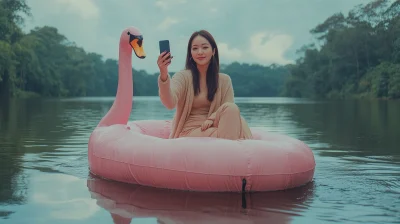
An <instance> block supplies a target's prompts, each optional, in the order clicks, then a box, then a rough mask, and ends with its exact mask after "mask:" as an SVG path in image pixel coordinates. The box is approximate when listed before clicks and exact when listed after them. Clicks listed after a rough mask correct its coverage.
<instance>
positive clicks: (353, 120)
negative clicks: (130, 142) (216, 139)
mask: <svg viewBox="0 0 400 224" xmlns="http://www.w3.org/2000/svg"><path fill="white" fill-rule="evenodd" d="M112 102H113V98H76V99H65V100H60V99H29V100H9V101H7V100H2V101H1V102H0V179H1V183H0V223H30V224H34V223H43V224H45V223H86V224H88V223H89V224H90V223H121V224H122V223H163V224H167V223H213V222H215V223H308V222H312V223H380V224H382V223H395V222H399V221H400V102H399V101H378V100H346V101H343V100H341V101H312V100H305V99H291V98H237V101H236V102H237V104H238V106H239V107H240V109H241V112H242V115H243V116H244V117H245V118H246V119H247V121H248V123H249V124H250V126H254V127H263V128H265V129H266V130H268V131H272V132H278V133H283V134H287V135H289V136H292V137H294V138H298V139H300V140H302V141H304V142H305V143H306V144H308V145H309V146H310V147H311V148H312V150H313V152H314V154H315V160H316V163H317V166H316V171H315V178H314V180H313V182H311V183H310V184H308V185H306V186H304V187H300V188H296V189H292V190H287V191H279V192H266V193H254V194H248V195H246V196H245V197H244V198H242V195H240V194H226V193H224V194H222V193H212V194H211V193H194V192H180V191H167V190H159V189H153V188H149V187H140V186H132V185H126V184H121V183H115V182H110V181H105V180H100V179H97V178H94V177H92V176H90V175H89V172H88V162H87V141H88V138H89V135H90V134H91V131H92V130H93V128H94V127H95V126H96V125H97V123H98V122H99V120H100V119H101V118H102V116H103V115H104V114H105V113H106V112H107V110H108V109H109V107H110V106H111V104H112ZM172 116H173V111H169V110H167V109H165V108H164V107H163V106H162V104H161V103H160V101H159V99H158V98H157V97H135V98H134V106H133V111H132V114H131V120H140V119H170V118H171V117H172ZM100 193H101V194H100ZM244 199H245V200H244Z"/></svg>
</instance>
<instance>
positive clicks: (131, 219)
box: [87, 178, 314, 224]
mask: <svg viewBox="0 0 400 224" xmlns="http://www.w3.org/2000/svg"><path fill="white" fill-rule="evenodd" d="M87 188H88V190H89V192H90V195H91V198H92V199H94V200H95V201H96V204H97V205H98V206H100V207H102V208H104V209H105V210H107V211H108V212H109V213H110V215H111V217H112V219H113V221H114V223H118V224H123V223H124V224H125V223H126V224H129V223H141V222H140V221H141V220H137V218H156V219H157V221H156V222H154V223H181V224H182V223H190V224H196V223H222V224H239V223H240V224H244V223H248V224H250V223H251V224H254V223H278V224H284V223H292V222H293V221H295V218H296V217H297V216H299V215H300V214H301V213H302V212H303V211H305V210H307V209H308V204H309V203H310V202H311V199H312V196H313V190H314V185H313V183H309V184H306V185H305V186H302V187H298V188H296V189H293V190H290V191H277V192H256V193H243V194H237V193H229V192H227V193H219V192H218V193H210V192H191V191H174V190H167V189H157V188H153V187H146V186H139V185H131V184H121V183H118V182H114V181H107V180H102V179H98V178H88V180H87ZM135 221H136V222H135ZM149 223H150V222H149Z"/></svg>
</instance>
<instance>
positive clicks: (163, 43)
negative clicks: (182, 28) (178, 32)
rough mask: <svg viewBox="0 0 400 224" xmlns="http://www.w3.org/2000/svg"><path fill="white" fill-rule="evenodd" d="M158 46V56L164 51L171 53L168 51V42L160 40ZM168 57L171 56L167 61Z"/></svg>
mask: <svg viewBox="0 0 400 224" xmlns="http://www.w3.org/2000/svg"><path fill="white" fill-rule="evenodd" d="M159 45H160V54H161V53H162V52H164V51H166V52H171V49H170V47H169V40H160V41H159ZM170 57H171V56H169V57H168V59H169V58H170Z"/></svg>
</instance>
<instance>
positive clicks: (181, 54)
mask: <svg viewBox="0 0 400 224" xmlns="http://www.w3.org/2000/svg"><path fill="white" fill-rule="evenodd" d="M367 2H369V1H367V0H114V1H112V0H51V1H49V0H27V3H28V4H29V6H30V7H31V10H32V14H33V18H32V19H28V20H27V21H26V26H25V30H26V31H29V30H30V29H32V28H33V27H35V26H44V25H49V26H53V27H56V28H58V30H59V32H60V33H62V34H64V35H65V36H66V37H67V38H68V39H69V40H71V41H74V42H75V43H76V44H77V45H78V46H81V47H83V48H84V49H85V50H86V51H89V52H96V53H99V54H101V55H103V56H104V57H105V58H114V59H117V57H118V44H119V43H118V41H119V36H120V34H121V31H122V30H123V29H125V28H126V27H128V26H136V27H138V28H139V29H140V30H141V31H142V34H143V36H144V48H145V51H146V54H147V57H146V59H144V60H140V59H138V58H135V57H134V59H133V67H134V68H135V69H144V70H146V71H148V72H151V73H153V72H156V71H157V70H158V67H157V64H156V61H157V57H158V54H159V49H158V40H161V39H169V40H170V44H171V52H172V54H173V55H174V60H173V63H172V64H171V66H170V67H171V68H170V71H173V70H174V71H175V70H179V69H182V68H183V66H184V62H185V54H186V46H187V41H188V39H189V37H190V35H191V34H192V32H193V31H196V30H200V29H207V30H208V31H210V32H211V33H212V34H213V35H214V37H215V39H216V41H217V44H218V47H219V50H220V61H221V63H230V62H233V61H238V62H247V63H259V64H263V65H269V64H271V63H277V64H285V63H289V62H292V61H293V60H295V59H296V50H297V49H299V48H300V47H301V46H302V45H304V44H308V43H310V42H311V41H312V36H311V35H310V33H309V31H310V29H312V28H314V27H315V26H316V25H317V24H319V23H321V22H323V21H324V20H325V19H326V18H327V17H329V16H330V15H332V14H333V13H336V12H343V13H345V14H347V12H348V11H349V10H350V9H352V8H353V7H354V6H356V5H358V4H360V3H367Z"/></svg>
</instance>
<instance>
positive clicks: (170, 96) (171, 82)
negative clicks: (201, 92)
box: [158, 72, 186, 110]
mask: <svg viewBox="0 0 400 224" xmlns="http://www.w3.org/2000/svg"><path fill="white" fill-rule="evenodd" d="M185 83H186V82H185V77H184V74H183V73H181V72H178V73H176V74H175V75H174V76H172V78H171V76H170V75H169V74H168V76H167V80H165V81H162V80H161V74H160V75H159V76H158V94H159V96H160V100H161V103H162V104H163V105H164V106H165V107H166V108H167V109H170V110H172V109H173V108H175V106H176V104H177V102H178V100H179V99H180V98H181V97H182V95H183V93H184V90H185V87H186V85H185Z"/></svg>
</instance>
